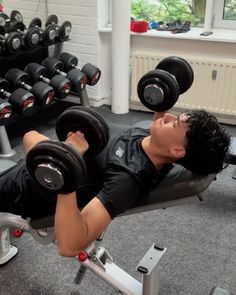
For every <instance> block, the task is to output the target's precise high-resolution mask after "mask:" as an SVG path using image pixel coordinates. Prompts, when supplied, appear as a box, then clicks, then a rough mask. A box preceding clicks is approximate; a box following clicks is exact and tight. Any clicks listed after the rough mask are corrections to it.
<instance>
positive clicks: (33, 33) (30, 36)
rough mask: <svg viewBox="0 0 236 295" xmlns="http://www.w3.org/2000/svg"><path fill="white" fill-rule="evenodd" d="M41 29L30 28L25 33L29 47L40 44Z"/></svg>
mask: <svg viewBox="0 0 236 295" xmlns="http://www.w3.org/2000/svg"><path fill="white" fill-rule="evenodd" d="M39 41H40V31H39V29H38V28H30V29H28V30H27V32H26V33H25V37H24V43H25V46H26V47H28V48H34V47H36V46H37V45H38V44H39Z"/></svg>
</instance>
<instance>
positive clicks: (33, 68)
mask: <svg viewBox="0 0 236 295" xmlns="http://www.w3.org/2000/svg"><path fill="white" fill-rule="evenodd" d="M24 71H25V72H26V73H27V74H28V75H29V76H30V77H31V79H32V81H33V82H37V81H38V80H39V77H40V76H43V77H44V76H46V75H47V69H46V68H45V67H44V66H42V65H40V64H38V63H36V62H31V63H29V64H28V65H27V66H26V67H25V69H24Z"/></svg>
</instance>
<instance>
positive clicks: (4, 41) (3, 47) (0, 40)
mask: <svg viewBox="0 0 236 295" xmlns="http://www.w3.org/2000/svg"><path fill="white" fill-rule="evenodd" d="M20 48H21V35H20V34H19V33H17V32H11V33H9V34H5V29H4V28H3V27H1V26H0V53H3V52H8V53H14V52H16V51H18V50H20Z"/></svg>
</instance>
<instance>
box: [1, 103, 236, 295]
mask: <svg viewBox="0 0 236 295" xmlns="http://www.w3.org/2000/svg"><path fill="white" fill-rule="evenodd" d="M62 108H63V107H62ZM97 110H98V111H99V112H100V113H101V114H102V115H103V116H104V118H105V119H106V120H108V121H111V122H113V123H116V124H124V125H126V124H130V125H132V124H134V123H136V122H137V121H140V120H147V119H150V118H151V114H148V113H142V112H134V111H133V112H130V113H129V114H125V115H115V114H112V113H111V112H110V109H109V107H107V106H102V107H100V108H98V109H97ZM60 111H61V109H60V110H59V112H60ZM47 116H49V114H47ZM56 116H57V113H54V112H52V113H50V117H51V119H45V117H44V116H42V117H43V118H41V117H40V116H38V117H36V116H35V117H34V122H32V119H31V120H30V119H26V120H25V122H22V123H21V126H20V125H19V127H18V129H17V128H16V125H14V124H12V126H8V128H7V130H8V133H9V138H10V140H11V144H12V146H13V148H14V149H15V150H16V151H17V156H18V157H21V156H22V146H21V136H22V134H23V133H24V132H25V131H27V130H29V129H32V128H36V129H37V130H39V131H42V132H44V133H45V134H47V135H48V136H50V137H52V138H55V132H54V129H53V126H54V123H55V120H53V118H55V117H56ZM17 126H18V125H17ZM226 128H227V129H228V130H229V132H230V133H231V134H232V135H234V136H235V135H236V127H232V126H226ZM235 168H236V167H235V166H232V165H229V166H228V167H227V168H226V169H225V170H224V171H223V172H222V173H221V174H219V175H218V177H217V180H216V181H215V182H213V183H212V184H211V185H210V187H209V188H208V189H207V190H206V191H205V192H204V193H203V194H202V197H203V200H204V201H203V202H196V203H192V204H186V205H182V206H178V207H172V208H167V209H166V210H154V211H151V212H146V213H141V214H136V215H132V216H124V217H119V218H117V219H115V220H114V221H113V222H112V223H111V225H110V226H109V228H108V230H107V232H106V234H105V238H104V246H105V247H106V248H107V249H108V251H109V253H110V254H111V255H112V256H113V258H114V260H115V262H116V263H117V264H118V265H119V266H121V267H122V268H124V269H125V270H126V271H128V272H129V273H130V274H131V275H133V276H135V277H136V278H138V279H140V276H139V274H138V273H136V271H135V267H136V265H137V264H138V262H139V261H140V259H141V258H142V256H143V255H144V254H145V252H146V251H147V250H148V249H149V247H150V246H151V245H152V243H153V242H155V243H157V244H160V245H163V246H165V247H167V252H166V253H165V255H164V257H163V258H162V260H161V262H160V285H161V292H160V294H161V295H170V294H171V295H205V294H209V293H210V290H211V288H212V287H213V286H216V285H217V286H220V287H222V288H225V289H229V290H231V291H234V292H235V293H236V279H235V278H236V234H235V233H236V217H235V213H236V197H235V188H236V180H233V179H232V177H231V176H232V172H233V171H234V169H235ZM14 244H15V245H17V246H18V247H19V254H18V255H17V256H16V257H15V258H14V259H13V260H12V261H11V262H10V263H8V264H6V265H5V266H3V267H1V268H0V294H1V295H2V294H3V295H10V294H16V295H30V294H35V295H36V294H37V295H38V294H43V295H65V294H71V295H77V294H78V295H79V294H81V295H82V294H84V295H108V294H109V295H110V294H118V292H116V291H114V290H113V289H112V288H111V287H108V286H107V285H106V284H105V283H103V282H102V281H101V280H100V279H98V278H97V277H96V276H95V275H93V274H92V273H90V272H88V273H87V274H86V276H85V278H84V280H83V282H82V284H81V285H80V286H77V285H75V284H74V283H73V280H74V277H75V274H76V271H77V269H78V262H77V261H76V259H74V258H63V257H59V256H58V255H57V252H56V247H55V246H54V245H53V244H50V245H49V246H43V245H40V244H38V243H37V242H35V241H34V240H33V238H32V237H31V236H30V235H28V234H25V235H23V237H21V238H20V239H18V240H14ZM153 295H154V294H153Z"/></svg>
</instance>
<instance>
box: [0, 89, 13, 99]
mask: <svg viewBox="0 0 236 295" xmlns="http://www.w3.org/2000/svg"><path fill="white" fill-rule="evenodd" d="M0 93H2V95H3V96H4V97H7V98H9V97H10V96H11V93H10V92H7V91H6V90H4V89H3V88H2V89H0Z"/></svg>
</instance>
